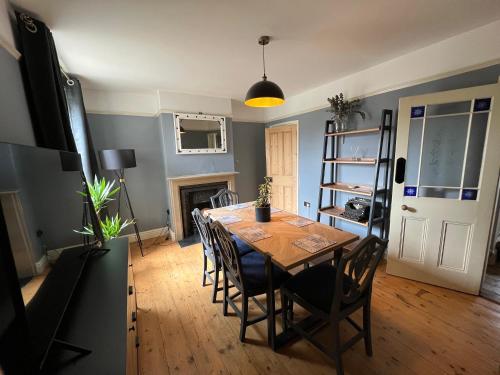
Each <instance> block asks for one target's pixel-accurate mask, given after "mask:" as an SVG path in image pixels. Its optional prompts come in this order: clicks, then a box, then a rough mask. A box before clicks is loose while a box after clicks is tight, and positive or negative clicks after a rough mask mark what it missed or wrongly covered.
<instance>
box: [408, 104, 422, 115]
mask: <svg viewBox="0 0 500 375" xmlns="http://www.w3.org/2000/svg"><path fill="white" fill-rule="evenodd" d="M424 114H425V106H423V105H422V106H418V107H411V114H410V117H411V118H418V117H424Z"/></svg>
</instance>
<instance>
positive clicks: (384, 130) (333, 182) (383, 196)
mask: <svg viewBox="0 0 500 375" xmlns="http://www.w3.org/2000/svg"><path fill="white" fill-rule="evenodd" d="M392 119H393V112H392V110H390V109H384V110H383V111H382V118H381V122H380V124H381V125H380V126H379V127H376V128H369V129H357V130H349V131H345V132H334V131H333V129H334V123H333V121H331V120H329V121H327V122H326V125H325V134H324V140H323V158H322V163H321V180H320V188H319V198H318V212H317V221H320V220H321V216H322V215H323V216H326V217H328V218H329V223H330V225H331V226H335V224H336V220H342V221H346V222H349V223H353V224H356V225H360V226H362V227H365V228H366V229H367V235H368V234H371V233H372V230H373V226H374V225H380V236H381V237H382V238H387V236H388V232H389V210H390V199H391V187H390V180H389V179H390V176H389V170H390V169H391V167H392V165H391V164H392V159H393V153H394V147H393V144H392V143H393V139H395V137H392ZM376 133H378V134H379V141H378V142H379V143H378V148H377V150H378V152H377V155H376V157H372V158H356V159H354V158H341V157H339V142H338V139H339V137H347V136H358V135H366V134H376ZM343 164H347V165H371V166H374V169H375V171H374V179H373V184H372V185H371V186H367V185H356V184H350V183H347V182H343V181H338V180H337V175H338V166H339V165H343ZM382 165H385V168H384V175H383V179H382V181H379V180H380V178H379V177H380V173H381V171H380V170H381V166H382ZM328 166H329V167H330V173H329V177H330V178H329V181H325V174H326V173H325V172H326V168H327V167H328ZM325 192H327V193H329V194H330V197H329V204H328V205H327V206H323V198H324V196H323V194H324V193H325ZM338 192H340V193H347V194H352V195H356V196H361V197H368V198H370V201H371V207H374V205H375V202H380V203H381V204H382V210H381V216H380V217H374V210H370V216H369V219H368V220H367V221H365V222H358V221H355V220H352V219H349V218H346V217H343V216H342V213H343V212H344V208H343V207H339V206H337V198H338V196H337V193H338ZM377 198H378V199H377Z"/></svg>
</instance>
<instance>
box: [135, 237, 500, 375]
mask: <svg viewBox="0 0 500 375" xmlns="http://www.w3.org/2000/svg"><path fill="white" fill-rule="evenodd" d="M146 247H147V248H146V249H145V254H146V256H145V257H144V258H141V256H140V252H139V251H138V248H137V247H136V246H132V257H133V270H134V276H135V285H136V291H137V303H138V330H139V332H138V333H139V337H140V343H141V344H140V347H139V367H140V373H141V374H142V375H148V374H215V373H220V374H229V373H230V374H264V373H273V374H305V373H308V374H334V373H335V366H334V364H333V362H332V361H330V360H329V359H328V358H326V357H325V356H323V355H322V354H321V353H320V352H319V351H318V350H316V349H315V348H314V347H313V346H311V345H310V344H308V343H307V342H306V341H304V340H301V341H298V342H296V343H294V344H293V345H291V346H289V347H287V348H285V349H283V350H281V351H280V352H278V353H274V352H273V351H272V350H270V349H269V348H268V347H267V344H266V323H265V322H261V323H259V324H257V325H254V326H251V327H249V328H248V329H247V338H248V342H247V343H245V344H242V343H240V342H239V340H238V333H239V319H238V318H237V317H236V316H234V315H232V316H229V317H224V316H223V315H222V306H221V304H220V303H216V304H212V303H211V302H210V293H211V286H207V287H204V288H202V287H201V269H202V268H201V261H202V257H201V246H200V245H193V246H189V247H185V248H182V249H181V248H180V247H179V246H178V245H177V244H176V243H174V244H167V243H162V244H155V245H153V246H151V245H149V246H148V244H147V242H146ZM384 268H385V267H381V269H380V270H379V271H378V272H377V274H376V276H375V281H374V290H373V301H372V324H373V327H372V329H373V350H374V355H373V357H371V358H370V357H367V356H366V355H365V352H364V345H363V343H362V342H360V343H358V344H356V345H355V346H354V347H353V348H351V349H350V350H348V351H347V352H346V353H344V355H343V360H344V368H345V372H346V374H384V375H385V374H426V375H430V374H497V375H498V374H500V339H499V338H500V305H498V304H495V303H493V302H490V301H488V300H486V299H483V298H481V297H475V296H470V295H465V294H461V293H457V292H453V291H450V290H447V289H442V288H438V287H434V286H430V285H426V284H422V283H418V282H414V281H410V280H406V279H401V278H397V277H394V276H389V275H387V274H386V273H385V272H384V271H383V269H384ZM220 295H221V294H219V296H220ZM219 299H220V298H219ZM251 306H252V308H251V311H252V312H253V313H258V311H257V310H256V307H255V306H253V304H252V303H251ZM298 314H300V311H299V312H298ZM358 321H359V319H358ZM278 329H280V324H279V323H278ZM344 329H345V331H344V332H343V337H344V338H346V339H348V338H349V336H348V335H349V334H352V333H353V332H352V330H351V329H349V327H347V326H344ZM320 335H321V338H322V339H324V340H328V331H327V330H325V331H323V332H321V333H320Z"/></svg>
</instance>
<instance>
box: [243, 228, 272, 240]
mask: <svg viewBox="0 0 500 375" xmlns="http://www.w3.org/2000/svg"><path fill="white" fill-rule="evenodd" d="M238 236H240V237H244V238H245V239H246V240H247V241H250V242H256V241H260V240H263V239H265V238H269V237H272V236H271V235H270V234H269V233H267V232H264V231H263V230H262V229H260V228H259V227H249V228H244V229H241V230H239V231H238Z"/></svg>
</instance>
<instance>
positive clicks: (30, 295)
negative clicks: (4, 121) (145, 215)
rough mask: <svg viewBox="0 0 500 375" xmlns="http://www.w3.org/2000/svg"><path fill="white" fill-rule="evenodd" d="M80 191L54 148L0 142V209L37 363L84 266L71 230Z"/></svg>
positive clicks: (76, 176) (78, 213) (7, 310)
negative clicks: (64, 168)
mask: <svg viewBox="0 0 500 375" xmlns="http://www.w3.org/2000/svg"><path fill="white" fill-rule="evenodd" d="M81 190H82V180H81V176H80V173H79V172H78V171H68V170H63V166H62V165H61V155H60V152H59V151H57V150H51V149H44V148H37V147H29V146H21V145H13V144H6V143H0V208H1V210H2V213H3V217H4V219H5V224H6V229H7V230H6V232H7V235H8V239H7V240H8V242H9V243H8V245H9V248H10V253H11V254H10V255H11V257H12V259H13V263H14V267H13V268H14V277H15V278H17V282H18V288H19V290H20V292H21V295H22V300H21V304H22V305H24V306H23V307H24V313H25V315H26V321H27V327H28V331H29V336H30V340H31V343H32V344H33V345H32V348H33V351H34V352H33V356H34V358H35V362H37V363H42V362H43V361H44V360H45V358H46V356H47V352H48V350H49V349H50V345H51V343H52V341H53V339H54V337H56V336H57V328H58V327H59V324H60V323H61V319H62V317H63V315H64V312H65V310H66V308H67V306H68V303H69V301H70V297H71V295H72V294H73V291H74V289H75V286H76V283H77V280H78V278H79V276H80V274H81V272H82V270H83V266H84V264H85V260H86V258H85V257H84V256H82V254H85V249H84V248H82V247H81V245H82V243H83V237H82V235H81V234H79V233H76V232H75V230H82V215H83V207H84V201H83V197H82V196H81V195H80V194H78V193H77V192H78V191H81ZM5 241H6V240H5V239H4V242H5ZM0 245H1V244H0ZM2 250H3V248H2ZM56 271H57V272H56ZM0 283H2V284H3V280H0ZM8 293H10V290H7V289H6V290H4V289H3V288H0V314H1V315H0V339H1V338H2V337H3V336H4V335H5V332H6V331H7V330H8V329H9V324H10V323H9V322H10V321H12V320H13V319H14V317H15V315H16V314H17V312H16V311H15V310H13V308H12V305H9V303H7V302H6V301H8V298H7V297H8Z"/></svg>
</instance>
